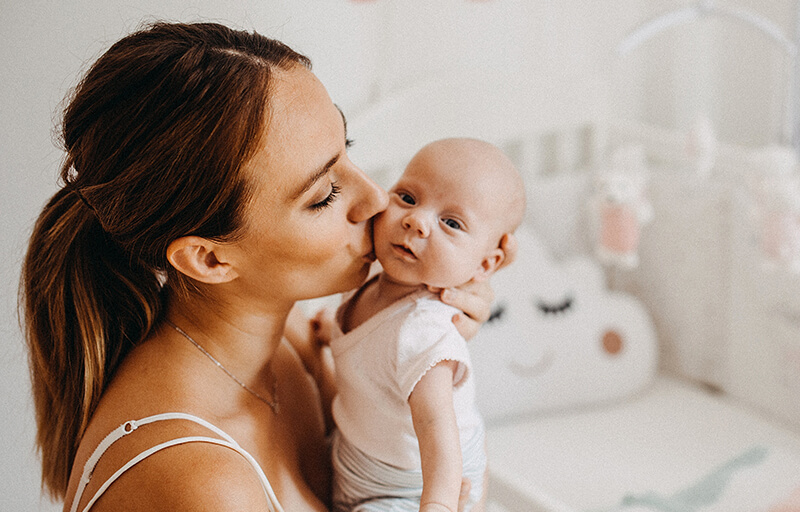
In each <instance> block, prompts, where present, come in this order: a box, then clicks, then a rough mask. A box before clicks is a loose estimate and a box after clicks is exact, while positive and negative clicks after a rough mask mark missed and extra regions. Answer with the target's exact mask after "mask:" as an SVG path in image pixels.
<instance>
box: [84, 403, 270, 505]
mask: <svg viewBox="0 0 800 512" xmlns="http://www.w3.org/2000/svg"><path fill="white" fill-rule="evenodd" d="M165 420H187V421H192V422H194V423H197V424H199V425H201V426H203V427H206V428H207V429H209V430H211V431H212V432H214V433H215V434H217V435H219V436H220V437H222V438H223V439H217V438H214V437H206V436H189V437H181V438H177V439H172V440H170V441H166V442H164V443H161V444H159V445H156V446H153V447H152V448H149V449H148V450H145V451H144V452H142V453H140V454H139V455H137V456H136V457H134V458H133V459H131V460H130V461H128V462H127V463H126V464H125V465H124V466H122V467H121V468H119V469H118V470H117V471H116V472H115V473H114V474H113V475H111V477H110V478H109V479H108V480H106V481H105V482H104V483H103V485H101V486H100V488H99V489H98V490H97V492H96V493H95V494H94V496H93V497H92V499H91V500H89V502H88V503H87V504H86V506H85V507H84V508H83V509H82V511H83V512H87V511H88V510H90V509H91V508H92V506H93V505H94V503H95V502H96V501H97V500H98V499H99V498H100V496H102V495H103V493H104V492H105V491H106V490H107V489H108V487H109V486H111V484H112V483H114V481H116V480H117V479H118V478H119V477H120V476H122V474H123V473H125V471H127V470H129V469H130V468H131V467H133V466H134V465H136V464H138V463H139V462H141V461H142V460H144V459H146V458H147V457H149V456H150V455H153V454H154V453H156V452H159V451H161V450H163V449H165V448H169V447H171V446H176V445H179V444H185V443H193V442H203V443H210V444H216V445H219V446H224V447H227V448H230V449H231V450H234V451H235V452H237V453H239V454H240V455H241V456H242V457H244V458H245V459H246V460H247V461H248V462H249V463H250V465H251V466H252V467H253V469H255V471H256V473H258V477H259V480H260V481H261V486H262V487H263V488H264V492H265V494H266V496H267V500H268V504H269V510H270V511H271V512H283V508H281V506H280V503H278V498H277V496H275V492H274V491H273V490H272V486H271V485H270V483H269V480H267V476H266V475H265V474H264V470H263V469H262V468H261V466H260V465H259V464H258V462H257V461H256V460H255V458H254V457H253V456H252V455H250V453H248V452H247V451H246V450H245V449H243V448H242V447H241V446H239V444H238V443H237V442H236V441H235V440H234V439H233V438H232V437H231V436H230V435H228V434H227V433H226V432H225V431H223V430H222V429H220V428H218V427H216V426H215V425H213V424H211V423H209V422H207V421H206V420H204V419H202V418H198V417H197V416H193V415H191V414H186V413H180V412H171V413H163V414H156V415H153V416H148V417H146V418H143V419H140V420H131V421H126V422H125V423H123V424H122V425H120V426H119V427H117V428H116V429H114V430H113V431H111V433H109V434H108V435H107V436H106V437H105V438H104V439H103V440H102V441H101V442H100V444H99V445H97V448H95V450H94V452H92V455H91V456H90V457H89V459H88V460H87V461H86V465H85V466H84V468H83V473H82V475H81V479H80V481H79V482H78V489H77V490H76V491H75V496H74V497H73V499H72V507H71V508H70V512H76V511H77V510H78V504H79V502H80V500H81V498H82V496H83V492H84V491H85V490H86V486H87V485H88V483H89V481H90V480H91V478H92V472H93V471H94V468H95V466H96V465H97V463H98V461H99V460H100V457H101V456H102V455H103V453H105V451H106V450H108V448H109V447H111V445H113V444H114V443H115V442H116V441H118V440H120V439H122V438H123V437H125V436H126V435H128V434H130V433H132V432H133V431H135V430H136V429H137V428H139V427H141V426H142V425H147V424H148V423H153V422H156V421H165Z"/></svg>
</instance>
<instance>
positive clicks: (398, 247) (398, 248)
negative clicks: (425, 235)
mask: <svg viewBox="0 0 800 512" xmlns="http://www.w3.org/2000/svg"><path fill="white" fill-rule="evenodd" d="M392 248H393V249H394V250H395V252H397V253H398V254H399V255H400V256H405V257H406V258H412V259H417V256H416V255H415V254H414V253H413V252H412V251H411V249H409V248H408V247H406V246H405V245H402V244H392Z"/></svg>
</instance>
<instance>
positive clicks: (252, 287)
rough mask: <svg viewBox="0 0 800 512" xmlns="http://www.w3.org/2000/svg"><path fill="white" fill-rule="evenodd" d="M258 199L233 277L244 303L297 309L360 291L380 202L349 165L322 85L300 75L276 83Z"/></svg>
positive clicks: (341, 130)
mask: <svg viewBox="0 0 800 512" xmlns="http://www.w3.org/2000/svg"><path fill="white" fill-rule="evenodd" d="M272 79H273V84H272V94H271V97H270V113H269V118H268V120H267V131H266V134H265V138H264V142H263V145H262V147H261V149H260V150H259V151H258V152H257V153H256V155H255V156H254V158H253V159H252V161H251V162H250V163H249V164H248V167H249V169H248V170H249V172H250V173H251V174H252V176H253V181H254V183H255V186H256V189H255V191H254V194H253V196H254V197H253V201H252V203H251V204H250V205H249V210H248V219H247V227H246V231H245V235H244V238H243V239H242V240H241V241H240V242H238V243H237V244H236V245H237V246H239V247H240V248H241V249H242V252H241V254H240V257H239V259H238V265H237V267H238V268H237V274H238V275H239V277H240V279H239V281H240V285H241V284H243V285H244V286H245V288H246V289H247V293H248V296H250V294H251V293H252V294H254V295H258V296H265V294H266V296H268V297H273V298H277V299H289V300H302V299H307V298H314V297H321V296H325V295H330V294H333V293H339V292H343V291H346V290H350V289H352V288H355V287H357V286H359V285H360V284H361V283H362V282H363V281H364V279H365V278H366V276H367V273H368V272H369V267H370V264H371V263H372V261H373V260H374V253H373V246H372V233H371V222H370V220H371V218H372V217H373V216H374V215H375V214H376V213H378V212H380V211H382V210H383V209H384V208H385V207H386V203H387V200H388V199H387V195H386V192H385V191H384V190H383V189H381V188H380V187H379V186H378V185H377V184H375V183H374V182H373V181H372V180H371V179H369V178H368V177H367V176H366V175H365V174H364V173H363V172H362V171H361V169H359V168H358V167H356V166H355V165H354V164H353V163H352V162H351V161H350V159H349V158H348V156H347V151H346V140H347V139H346V133H345V128H346V127H345V122H344V117H343V115H342V113H341V112H340V111H339V109H338V108H337V107H336V106H335V105H334V104H333V102H332V101H331V99H330V97H329V96H328V93H327V91H326V90H325V88H324V87H323V85H322V83H320V81H319V80H318V79H317V77H316V76H314V74H313V73H311V72H310V71H308V70H307V69H305V68H303V67H300V66H297V67H295V68H293V69H291V70H289V71H280V70H276V71H275V73H274V74H273V78H272Z"/></svg>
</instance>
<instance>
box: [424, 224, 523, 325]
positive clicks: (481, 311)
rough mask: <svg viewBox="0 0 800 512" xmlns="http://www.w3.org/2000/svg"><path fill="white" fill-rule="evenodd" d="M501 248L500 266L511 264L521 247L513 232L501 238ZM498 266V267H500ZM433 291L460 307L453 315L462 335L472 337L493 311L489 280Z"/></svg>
mask: <svg viewBox="0 0 800 512" xmlns="http://www.w3.org/2000/svg"><path fill="white" fill-rule="evenodd" d="M500 248H501V249H502V250H503V252H504V253H505V258H504V259H503V262H502V263H501V264H500V267H499V268H503V267H505V266H506V265H509V264H510V263H511V262H513V261H514V260H515V259H516V257H517V251H518V250H519V247H518V245H517V238H516V237H515V236H514V235H513V234H512V233H506V234H505V235H503V238H501V239H500ZM499 268H498V269H499ZM429 290H430V291H431V292H433V293H438V294H439V299H440V300H441V301H442V302H444V303H445V304H449V305H450V306H453V307H454V308H458V309H460V310H461V311H462V312H461V313H459V314H456V315H454V316H453V323H454V324H455V326H456V329H458V332H459V333H461V335H462V336H463V337H464V338H465V339H467V340H469V339H472V338H473V337H474V336H475V335H476V334H477V333H478V330H479V329H480V328H481V325H483V323H484V322H486V320H488V319H489V315H491V312H492V301H494V291H493V290H492V286H491V285H490V284H489V282H488V281H482V282H476V281H470V282H468V283H466V284H463V285H461V286H459V287H458V288H445V289H440V288H429Z"/></svg>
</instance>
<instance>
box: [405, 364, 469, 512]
mask: <svg viewBox="0 0 800 512" xmlns="http://www.w3.org/2000/svg"><path fill="white" fill-rule="evenodd" d="M457 364H458V363H456V362H455V361H442V362H440V363H438V364H437V365H436V366H434V367H433V368H431V369H430V370H428V371H427V373H425V375H424V376H423V377H422V379H421V380H420V381H419V382H418V383H417V385H416V386H415V387H414V391H412V392H411V396H409V398H408V403H409V405H410V406H411V417H412V419H413V422H414V431H415V432H416V434H417V439H418V440H419V452H420V457H421V459H422V499H421V501H420V512H434V511H435V512H439V511H451V512H456V510H457V508H458V498H459V492H460V490H461V469H462V463H461V443H460V441H459V434H458V426H457V424H456V415H455V410H454V409H453V374H454V373H455V370H456V366H457Z"/></svg>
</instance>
